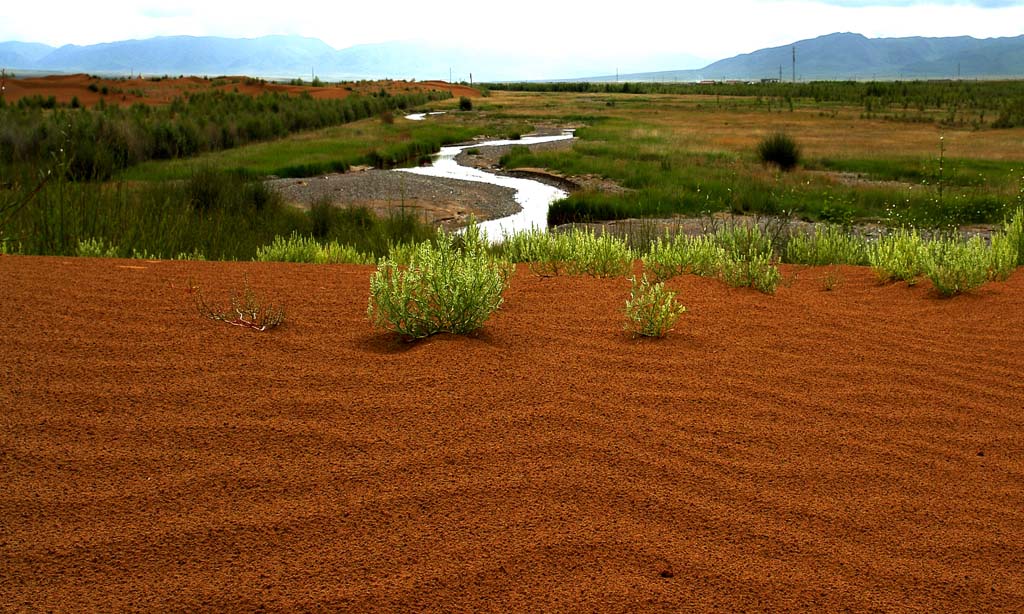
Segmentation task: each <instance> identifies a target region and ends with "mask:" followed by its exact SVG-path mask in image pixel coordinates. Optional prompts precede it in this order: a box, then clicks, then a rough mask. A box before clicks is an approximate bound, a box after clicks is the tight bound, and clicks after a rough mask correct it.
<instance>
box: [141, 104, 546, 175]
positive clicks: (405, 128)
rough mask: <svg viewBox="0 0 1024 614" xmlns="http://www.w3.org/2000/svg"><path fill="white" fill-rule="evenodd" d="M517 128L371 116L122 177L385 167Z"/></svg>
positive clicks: (155, 164) (445, 118)
mask: <svg viewBox="0 0 1024 614" xmlns="http://www.w3.org/2000/svg"><path fill="white" fill-rule="evenodd" d="M518 131H526V132H528V131H529V126H527V125H524V124H523V123H522V122H500V123H498V122H495V123H490V122H488V123H483V122H480V121H479V120H474V119H472V118H469V119H463V118H461V117H453V116H451V115H440V116H434V117H432V118H431V120H430V121H424V122H410V121H405V120H403V119H396V120H395V122H394V123H392V124H388V123H385V122H382V121H380V120H379V119H377V118H373V119H366V120H362V121H358V122H354V123H351V124H345V125H343V126H336V127H332V128H325V129H323V130H317V131H314V132H307V133H302V134H298V135H293V136H290V137H287V138H283V139H280V140H276V141H270V142H265V143H257V144H253V145H247V146H244V147H238V148H235V149H230V150H225V151H220V152H216V153H210V154H205V155H201V156H198V157H195V158H188V159H183V160H172V161H151V162H146V163H143V164H140V165H138V166H135V167H132V168H130V169H128V170H127V171H126V172H125V174H124V178H125V179H127V180H130V181H166V180H173V179H185V178H187V177H188V176H189V175H190V173H191V172H192V171H191V169H192V168H194V167H196V166H207V167H212V168H216V169H220V170H231V171H237V172H242V173H244V174H247V175H252V176H256V177H265V176H267V175H277V176H279V177H311V176H314V175H319V174H324V173H329V172H336V171H344V170H345V169H347V168H350V167H352V166H356V165H360V164H364V165H369V166H375V167H380V168H390V167H394V166H401V165H405V164H409V163H416V162H418V161H419V160H420V158H422V157H425V156H429V155H430V154H432V153H435V152H436V151H437V150H439V149H440V148H441V147H442V146H443V145H447V144H451V143H458V142H462V141H466V140H469V139H471V138H472V137H474V136H476V135H478V134H493V135H495V138H499V137H503V136H505V135H507V134H511V133H513V132H518Z"/></svg>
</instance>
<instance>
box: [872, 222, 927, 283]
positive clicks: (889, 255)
mask: <svg viewBox="0 0 1024 614" xmlns="http://www.w3.org/2000/svg"><path fill="white" fill-rule="evenodd" d="M927 251H928V249H927V246H926V244H925V242H924V239H922V238H921V235H920V234H919V233H918V232H917V231H916V230H904V229H900V230H897V231H896V232H894V233H892V234H889V235H886V236H884V237H880V238H879V239H878V240H877V241H875V243H874V244H873V245H871V247H870V248H869V249H868V263H869V264H870V265H871V268H872V269H873V270H874V271H875V274H876V275H877V276H878V279H879V280H880V281H883V282H888V281H894V280H898V281H905V282H907V283H909V284H910V285H914V283H916V280H917V278H918V277H919V276H920V275H921V274H922V273H924V260H925V258H926V257H927Z"/></svg>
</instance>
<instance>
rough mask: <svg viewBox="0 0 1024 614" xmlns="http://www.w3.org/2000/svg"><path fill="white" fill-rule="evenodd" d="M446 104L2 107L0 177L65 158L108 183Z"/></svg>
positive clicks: (204, 101)
mask: <svg viewBox="0 0 1024 614" xmlns="http://www.w3.org/2000/svg"><path fill="white" fill-rule="evenodd" d="M446 97H449V98H450V97H451V94H450V93H449V92H425V93H424V92H414V93H408V94H401V95H395V96H386V97H380V96H350V97H348V98H346V99H344V100H318V99H314V98H312V97H311V96H309V95H308V94H305V95H300V96H289V95H287V94H283V93H266V94H262V95H260V96H248V95H245V94H235V93H227V92H222V91H213V92H203V93H196V94H189V95H186V96H185V97H183V98H176V99H175V100H174V101H173V102H172V103H171V104H169V105H166V106H159V107H158V106H146V105H142V104H134V105H132V106H131V107H129V108H122V107H118V106H114V105H106V104H102V103H101V104H99V105H97V106H95V107H93V108H90V109H73V110H66V109H56V110H53V111H50V110H49V109H50V107H49V106H47V105H46V104H43V103H41V104H39V105H38V106H36V105H33V104H31V103H25V104H22V103H21V102H19V104H17V105H5V106H3V107H0V170H2V169H6V170H8V171H9V170H10V169H11V168H12V167H14V166H16V165H36V166H39V165H41V164H43V163H47V162H49V156H50V152H56V151H59V150H64V151H66V152H67V153H68V154H69V160H70V166H69V172H70V174H71V176H72V177H73V178H75V179H106V178H109V177H110V176H111V175H112V174H113V173H114V172H116V171H117V170H120V169H124V168H127V167H128V166H131V165H133V164H137V163H139V162H142V161H144V160H150V159H170V158H184V157H189V156H193V155H196V154H199V153H203V152H207V151H217V150H221V149H230V148H233V147H238V146H240V145H244V144H246V143H251V142H256V141H264V140H268V139H273V138H279V137H282V136H285V135H287V134H290V133H293V132H298V131H302V130H311V129H316V128H323V127H326V126H332V125H338V124H343V123H347V122H351V121H355V120H359V119H364V118H367V117H372V116H375V115H379V114H381V113H383V112H388V111H392V110H397V109H406V108H409V107H412V106H417V105H420V104H424V103H426V102H428V101H431V100H439V99H442V98H446Z"/></svg>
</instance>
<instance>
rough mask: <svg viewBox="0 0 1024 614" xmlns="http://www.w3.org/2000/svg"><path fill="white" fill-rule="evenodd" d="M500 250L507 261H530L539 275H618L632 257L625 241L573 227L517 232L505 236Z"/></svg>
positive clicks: (631, 261) (530, 264)
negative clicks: (562, 230)
mask: <svg viewBox="0 0 1024 614" xmlns="http://www.w3.org/2000/svg"><path fill="white" fill-rule="evenodd" d="M500 249H501V252H502V253H503V254H504V256H505V258H507V259H508V260H509V261H511V262H526V263H529V266H530V270H531V271H532V272H533V273H534V274H536V275H540V276H542V277H550V276H555V275H581V274H587V275H592V276H594V277H618V276H621V275H625V274H626V273H628V272H629V271H630V269H631V268H632V266H633V260H634V258H635V254H634V253H633V250H631V249H630V248H629V246H628V245H627V244H626V242H625V241H623V240H621V239H618V238H616V237H614V236H612V235H610V234H604V233H595V232H594V231H592V230H580V229H576V228H574V229H572V230H570V231H568V232H545V231H543V230H536V229H535V230H531V231H528V232H521V233H516V234H515V235H512V236H510V237H505V238H504V241H503V242H502V244H501V248H500Z"/></svg>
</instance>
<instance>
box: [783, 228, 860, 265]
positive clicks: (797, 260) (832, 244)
mask: <svg viewBox="0 0 1024 614" xmlns="http://www.w3.org/2000/svg"><path fill="white" fill-rule="evenodd" d="M785 253H786V262H789V263H792V264H809V265H814V266H822V265H828V264H852V265H863V264H867V263H868V247H867V243H866V242H865V241H864V240H863V239H861V238H859V237H856V236H854V235H852V234H850V233H848V232H845V231H844V230H843V229H842V228H840V227H838V226H826V227H825V228H824V229H821V228H819V229H817V230H815V231H814V232H813V233H810V234H802V233H801V234H795V235H793V236H792V237H790V239H789V242H788V243H787V244H786V252H785Z"/></svg>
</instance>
